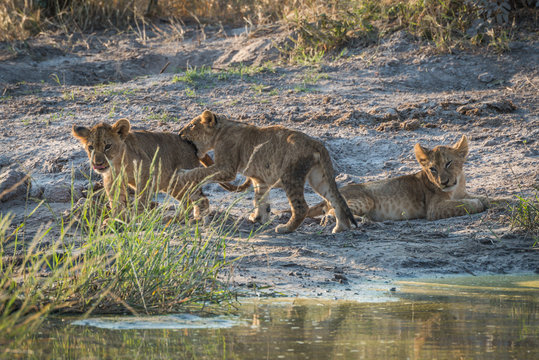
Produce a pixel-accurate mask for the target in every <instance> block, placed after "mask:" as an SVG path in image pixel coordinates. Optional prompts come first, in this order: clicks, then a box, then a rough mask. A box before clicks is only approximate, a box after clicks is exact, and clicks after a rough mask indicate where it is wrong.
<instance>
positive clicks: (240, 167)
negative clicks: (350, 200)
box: [179, 111, 357, 233]
mask: <svg viewBox="0 0 539 360" xmlns="http://www.w3.org/2000/svg"><path fill="white" fill-rule="evenodd" d="M180 136H181V138H182V139H184V140H186V141H189V142H191V143H193V144H194V145H195V147H196V148H197V155H198V156H199V157H202V156H204V154H206V153H207V152H208V151H210V150H212V149H213V150H214V154H215V164H213V165H211V166H209V167H207V168H197V169H193V170H189V171H187V172H183V173H182V175H181V176H180V178H179V182H181V183H182V184H187V183H189V182H195V183H198V182H200V181H202V180H204V179H206V178H208V177H211V179H212V181H231V180H234V179H235V177H236V173H238V172H239V173H241V174H243V175H245V176H246V177H247V178H248V179H250V180H251V181H252V183H253V185H254V190H255V197H254V204H255V211H254V213H253V214H251V216H250V217H249V219H250V220H251V221H260V222H262V223H265V222H267V221H268V220H269V216H270V205H269V199H268V198H269V190H270V188H272V187H282V188H283V189H284V191H285V192H286V196H287V197H288V201H289V203H290V206H291V208H292V217H291V218H290V220H289V221H288V223H286V224H284V225H279V226H277V228H276V229H275V230H276V231H277V232H278V233H288V232H292V231H294V230H295V229H297V227H298V226H299V225H300V224H301V223H302V222H303V219H304V218H305V215H306V214H307V210H308V206H307V203H306V202H305V198H304V195H303V190H304V186H305V180H309V183H310V184H311V186H312V188H313V189H314V190H315V191H316V192H317V193H318V194H319V195H320V196H322V197H323V198H324V199H326V201H328V202H329V203H330V204H331V206H333V208H335V213H336V218H337V224H336V225H335V227H334V228H333V232H334V233H336V232H340V231H343V230H347V229H349V228H350V222H352V223H354V224H356V222H355V220H354V217H353V215H352V213H351V211H350V209H349V208H348V206H347V205H346V202H345V201H344V199H343V197H342V196H341V194H340V193H339V190H338V189H337V185H336V184H335V179H334V175H333V166H332V164H331V159H330V157H329V154H328V151H327V150H326V148H325V147H324V145H322V143H320V142H319V141H316V140H314V139H312V138H310V137H309V136H307V135H305V134H303V133H300V132H298V131H294V130H290V129H286V128H284V127H282V126H269V127H263V128H259V127H256V126H253V125H247V124H242V123H239V122H235V121H231V120H228V119H225V118H224V117H222V116H217V115H215V114H213V113H211V112H210V111H204V112H203V113H202V115H200V116H198V117H196V118H195V119H193V120H192V121H191V122H190V123H189V124H187V125H186V126H185V127H184V128H183V129H182V130H181V131H180ZM356 226H357V224H356Z"/></svg>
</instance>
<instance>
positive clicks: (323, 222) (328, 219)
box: [320, 214, 336, 226]
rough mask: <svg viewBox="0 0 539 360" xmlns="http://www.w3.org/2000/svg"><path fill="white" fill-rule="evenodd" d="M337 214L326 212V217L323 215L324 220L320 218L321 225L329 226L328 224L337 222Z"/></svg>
mask: <svg viewBox="0 0 539 360" xmlns="http://www.w3.org/2000/svg"><path fill="white" fill-rule="evenodd" d="M335 220H336V219H335V216H333V215H331V214H326V215H324V217H322V220H320V225H321V226H328V225H331V224H333V223H334V222H335Z"/></svg>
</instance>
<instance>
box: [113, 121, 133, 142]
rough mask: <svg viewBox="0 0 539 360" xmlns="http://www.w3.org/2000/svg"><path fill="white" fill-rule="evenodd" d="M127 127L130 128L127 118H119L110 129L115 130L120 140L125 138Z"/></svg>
mask: <svg viewBox="0 0 539 360" xmlns="http://www.w3.org/2000/svg"><path fill="white" fill-rule="evenodd" d="M129 129H131V124H129V120H127V119H120V120H118V121H116V124H114V125H112V130H113V131H114V132H116V133H117V134H118V135H119V136H120V139H122V140H125V138H126V137H127V134H129Z"/></svg>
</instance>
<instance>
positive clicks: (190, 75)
mask: <svg viewBox="0 0 539 360" xmlns="http://www.w3.org/2000/svg"><path fill="white" fill-rule="evenodd" d="M212 77H213V72H212V70H211V68H210V67H208V66H201V67H200V68H197V67H196V66H195V67H188V68H187V69H186V70H185V72H184V73H183V74H182V75H174V77H173V78H172V83H177V82H183V83H186V84H188V85H193V86H196V85H198V84H199V83H200V82H203V81H207V80H209V79H211V78H212Z"/></svg>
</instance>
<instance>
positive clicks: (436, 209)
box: [427, 198, 486, 220]
mask: <svg viewBox="0 0 539 360" xmlns="http://www.w3.org/2000/svg"><path fill="white" fill-rule="evenodd" d="M485 208H486V207H485V205H484V204H483V202H482V201H481V200H480V199H459V200H441V199H438V198H433V199H431V201H430V203H429V204H428V207H427V220H438V219H445V218H450V217H454V216H463V215H466V214H476V213H480V212H482V211H484V210H485Z"/></svg>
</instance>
